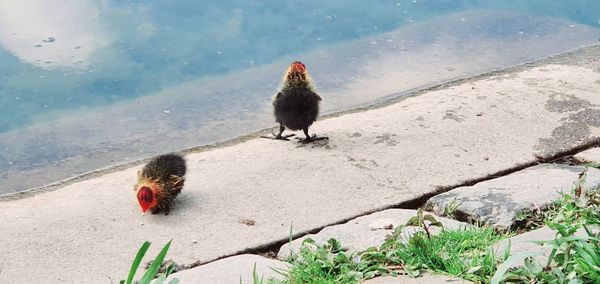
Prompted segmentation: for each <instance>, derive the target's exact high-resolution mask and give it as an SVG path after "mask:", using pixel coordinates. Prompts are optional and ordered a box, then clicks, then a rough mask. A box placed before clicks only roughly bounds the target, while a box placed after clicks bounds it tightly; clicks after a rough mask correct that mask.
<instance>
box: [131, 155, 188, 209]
mask: <svg viewBox="0 0 600 284" xmlns="http://www.w3.org/2000/svg"><path fill="white" fill-rule="evenodd" d="M185 170H186V166H185V160H184V159H183V158H182V157H181V156H179V155H175V154H166V155H161V156H157V157H154V158H152V159H151V160H150V162H148V164H146V165H145V166H144V168H143V169H142V170H141V171H138V180H137V183H136V185H135V186H134V187H133V190H134V191H135V194H136V196H137V199H138V202H139V203H140V207H141V209H142V214H144V213H146V211H148V209H150V211H151V212H152V214H156V213H158V212H160V211H162V210H164V212H165V215H168V214H169V209H170V207H171V204H172V203H173V200H174V199H175V197H176V196H177V195H178V194H179V193H180V192H181V188H182V187H183V182H184V176H185Z"/></svg>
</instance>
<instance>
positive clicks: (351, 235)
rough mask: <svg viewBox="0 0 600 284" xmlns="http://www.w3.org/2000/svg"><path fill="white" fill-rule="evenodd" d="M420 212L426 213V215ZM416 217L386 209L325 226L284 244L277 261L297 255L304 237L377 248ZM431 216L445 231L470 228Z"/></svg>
mask: <svg viewBox="0 0 600 284" xmlns="http://www.w3.org/2000/svg"><path fill="white" fill-rule="evenodd" d="M424 213H425V214H429V213H427V212H424ZM416 214H417V211H416V210H409V209H388V210H384V211H380V212H376V213H373V214H370V215H366V216H362V217H358V218H356V219H352V220H350V221H348V222H346V223H344V224H340V225H334V226H329V227H325V228H323V230H321V231H320V232H318V233H316V234H310V235H306V236H303V237H301V238H298V239H295V240H293V241H292V243H291V248H290V244H289V243H287V244H284V245H283V246H281V248H280V249H279V252H278V253H277V258H278V259H280V260H287V259H288V258H289V256H290V253H291V252H293V253H298V252H299V249H300V247H301V246H302V242H303V241H304V240H305V239H307V238H311V239H313V240H315V242H317V243H318V244H322V243H325V242H327V240H329V239H331V238H334V239H336V240H338V241H339V242H340V243H341V245H342V249H344V250H348V251H361V250H364V249H367V248H369V247H373V246H379V245H381V244H382V243H383V241H384V240H385V237H386V236H387V235H389V234H391V233H392V232H393V231H394V228H396V227H398V226H400V225H404V224H406V222H408V220H409V219H410V218H411V217H413V216H415V215H416ZM434 217H435V218H436V220H438V221H440V222H442V224H443V225H444V227H445V228H449V229H458V228H460V227H465V226H470V225H468V224H466V223H461V222H458V221H455V220H451V219H448V218H443V217H438V216H434ZM417 230H419V229H418V227H413V226H410V227H406V228H405V229H404V230H403V235H404V236H406V237H409V236H410V235H411V234H413V233H414V232H416V231H417ZM432 232H433V233H437V232H439V228H437V227H432Z"/></svg>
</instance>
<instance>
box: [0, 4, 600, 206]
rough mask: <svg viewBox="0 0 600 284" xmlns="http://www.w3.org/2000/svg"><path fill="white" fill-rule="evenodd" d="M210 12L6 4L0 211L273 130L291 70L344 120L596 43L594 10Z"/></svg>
mask: <svg viewBox="0 0 600 284" xmlns="http://www.w3.org/2000/svg"><path fill="white" fill-rule="evenodd" d="M208 2H209V1H189V0H179V1H108V0H107V1H91V0H90V1H87V0H77V1H75V0H66V1H45V0H20V1H11V0H0V195H1V194H6V193H11V192H18V191H22V190H26V189H29V188H33V187H39V186H43V185H45V184H48V183H51V182H54V181H57V180H60V179H64V178H68V177H72V176H76V175H78V174H81V173H84V172H87V171H91V170H94V169H97V168H101V167H107V166H110V165H114V164H118V163H122V162H124V161H131V160H137V159H141V158H146V157H149V156H151V155H155V154H159V153H164V152H169V151H175V150H181V149H185V148H190V147H194V146H198V145H203V144H209V143H213V142H216V141H221V140H224V139H228V138H232V137H236V136H239V135H242V134H244V133H247V132H250V131H254V130H258V129H262V128H265V127H270V126H274V122H273V118H272V116H271V106H270V99H271V97H272V96H273V94H274V93H275V91H276V89H277V87H278V85H279V83H280V78H281V76H282V72H283V71H284V70H285V69H286V66H287V65H288V64H289V63H290V62H291V61H294V60H302V61H304V62H305V63H306V64H307V66H308V68H309V71H310V72H311V74H312V75H313V77H314V79H315V81H316V83H317V88H318V89H319V90H320V92H321V94H322V97H323V98H324V101H323V110H324V112H332V111H337V110H343V109H347V108H352V107H356V106H361V105H366V104H369V103H372V102H374V101H376V100H381V99H385V98H388V97H390V96H394V95H398V94H400V93H402V92H405V91H408V90H413V89H417V88H420V87H423V86H427V85H432V84H436V83H439V82H444V81H448V80H452V79H455V78H460V77H465V76H469V75H473V74H477V73H481V72H487V71H490V70H494V69H499V68H505V67H510V66H514V65H517V64H520V63H523V62H527V61H531V60H535V59H539V58H543V57H546V56H548V55H552V54H557V53H560V52H564V51H568V50H572V49H574V48H578V47H581V46H585V45H590V44H594V43H597V42H598V40H599V39H600V1H596V0H589V1H588V0H575V1H567V0H564V1H558V0H554V1H553V0H530V1H499V0H496V1H492V0H487V1H485V0H481V1H477V0H410V1H404V0H402V1H369V2H365V1H358V0H343V1H342V0H335V1H334V0H332V1H314V0H305V1H272V0H270V1H227V0H223V1H210V2H212V3H208ZM506 2H511V3H506ZM513 2H514V3H513ZM317 127H318V126H317Z"/></svg>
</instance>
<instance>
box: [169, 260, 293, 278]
mask: <svg viewBox="0 0 600 284" xmlns="http://www.w3.org/2000/svg"><path fill="white" fill-rule="evenodd" d="M255 265H256V275H257V276H258V277H259V278H262V279H264V280H267V279H270V278H274V279H278V280H280V279H283V278H284V277H283V276H282V275H281V274H279V273H277V272H276V271H275V270H274V269H277V270H287V269H288V265H289V264H288V263H286V262H282V261H278V260H274V259H269V258H264V257H262V256H258V255H252V254H243V255H236V256H232V257H228V258H224V259H220V260H217V261H214V262H211V263H208V264H205V265H201V266H198V267H195V268H192V269H188V270H183V271H180V272H177V273H175V274H172V275H171V276H169V278H168V279H167V283H168V282H169V281H170V279H173V278H177V279H179V281H180V283H240V280H241V281H242V282H241V283H253V282H252V279H253V273H254V266H255Z"/></svg>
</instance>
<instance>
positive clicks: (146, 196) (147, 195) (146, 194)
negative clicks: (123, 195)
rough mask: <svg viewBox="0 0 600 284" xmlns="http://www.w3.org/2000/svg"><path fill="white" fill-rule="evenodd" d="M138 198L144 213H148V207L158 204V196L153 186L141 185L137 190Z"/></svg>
mask: <svg viewBox="0 0 600 284" xmlns="http://www.w3.org/2000/svg"><path fill="white" fill-rule="evenodd" d="M137 199H138V202H139V203H140V208H141V209H142V213H146V211H148V209H150V208H152V207H154V206H156V204H157V203H158V201H157V200H156V196H155V194H154V191H152V189H151V188H149V187H147V186H144V187H141V188H140V189H139V190H138V192H137Z"/></svg>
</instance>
